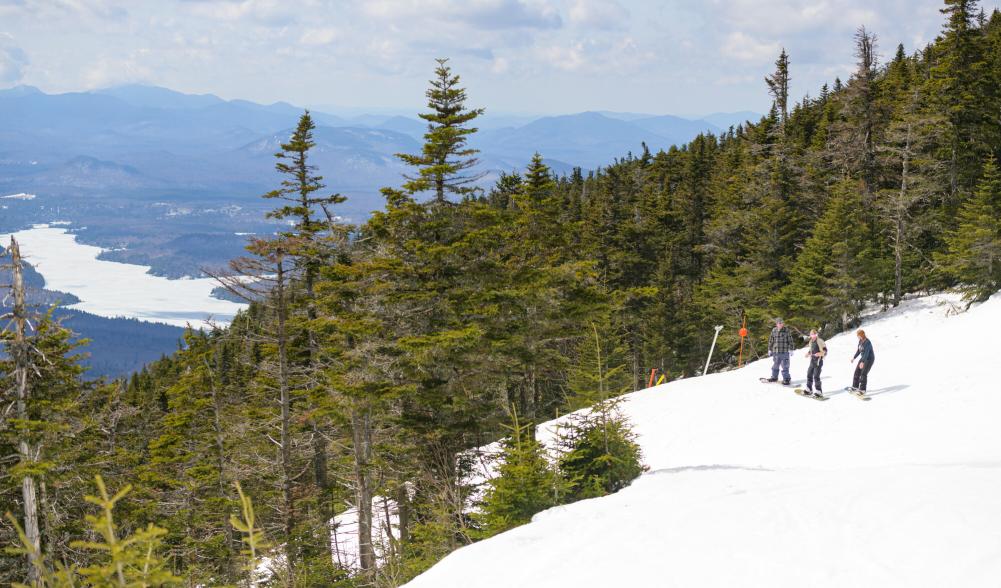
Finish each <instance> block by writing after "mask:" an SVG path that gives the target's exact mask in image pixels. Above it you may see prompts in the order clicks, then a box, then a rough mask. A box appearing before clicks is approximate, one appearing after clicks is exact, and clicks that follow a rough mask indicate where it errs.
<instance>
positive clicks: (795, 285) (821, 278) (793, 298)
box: [775, 182, 871, 331]
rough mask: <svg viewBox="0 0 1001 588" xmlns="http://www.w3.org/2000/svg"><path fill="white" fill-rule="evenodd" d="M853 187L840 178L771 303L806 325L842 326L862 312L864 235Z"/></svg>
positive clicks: (857, 196)
mask: <svg viewBox="0 0 1001 588" xmlns="http://www.w3.org/2000/svg"><path fill="white" fill-rule="evenodd" d="M860 227H864V224H862V219H861V196H860V194H859V190H858V188H857V185H855V184H853V183H852V182H842V183H841V184H840V185H839V186H838V187H837V188H836V190H835V192H834V194H833V195H832V201H831V203H830V204H829V205H828V208H827V211H826V212H825V213H824V215H823V216H822V217H821V218H820V220H818V221H817V226H816V227H815V228H814V231H813V235H811V236H810V238H809V239H807V241H806V244H805V245H804V246H803V253H802V254H800V256H799V258H798V259H797V260H796V263H795V265H794V266H793V268H792V272H791V276H790V281H789V284H788V285H787V286H786V287H785V288H783V289H782V291H781V292H780V293H779V295H778V296H777V297H776V301H775V303H776V306H778V307H779V308H780V309H782V310H784V311H787V312H788V313H789V314H790V316H791V317H792V320H790V323H791V324H792V323H793V322H794V321H795V322H799V323H800V324H802V325H804V328H806V326H807V325H809V326H825V325H832V326H834V327H835V329H834V330H836V331H839V330H844V329H846V328H848V326H850V324H851V323H852V321H853V320H854V319H855V318H856V317H857V316H858V313H859V312H860V311H861V310H862V301H863V300H864V299H865V298H866V294H865V292H866V291H865V289H864V285H865V276H866V266H865V255H866V254H867V253H869V254H871V251H867V247H866V234H865V232H864V231H862V230H860Z"/></svg>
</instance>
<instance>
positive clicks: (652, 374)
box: [646, 368, 657, 388]
mask: <svg viewBox="0 0 1001 588" xmlns="http://www.w3.org/2000/svg"><path fill="white" fill-rule="evenodd" d="M655 377H657V368H653V369H652V370H650V383H649V384H647V385H646V387H647V388H653V379H654V378H655Z"/></svg>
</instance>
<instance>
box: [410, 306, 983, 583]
mask: <svg viewBox="0 0 1001 588" xmlns="http://www.w3.org/2000/svg"><path fill="white" fill-rule="evenodd" d="M961 308H962V307H961V306H960V305H959V301H958V299H957V298H956V297H955V296H951V295H939V296H931V297H925V298H919V299H915V300H910V301H908V302H906V303H904V304H903V305H902V306H901V307H900V308H898V309H895V310H892V311H890V312H886V313H882V314H878V315H873V316H872V317H870V318H869V319H868V320H867V321H865V324H864V328H865V329H866V332H867V333H868V335H869V337H870V339H872V341H873V345H874V348H875V353H876V361H875V362H874V364H873V369H872V372H871V374H870V377H869V390H870V393H871V395H872V400H871V401H861V400H859V399H857V398H855V397H853V396H851V395H849V394H847V393H844V392H839V391H840V390H842V389H843V387H844V386H845V385H847V384H849V383H850V379H851V370H852V365H851V364H850V363H849V360H850V358H851V356H852V354H853V353H854V351H855V346H856V343H857V339H856V338H855V336H854V334H852V333H848V334H842V335H839V336H836V337H832V338H830V339H829V340H828V346H829V349H830V354H829V356H828V359H827V361H826V363H825V366H824V378H823V382H824V388H825V391H826V392H827V393H828V394H833V397H832V398H831V399H830V400H828V401H826V402H817V401H815V400H810V399H807V398H801V397H799V396H797V395H795V394H794V393H793V392H792V390H791V389H789V388H783V387H780V386H777V385H775V384H761V383H759V382H758V377H759V376H762V375H767V372H768V368H769V364H768V362H767V360H765V361H759V362H756V363H753V364H751V365H749V366H747V367H745V368H744V369H741V370H735V371H731V372H727V373H720V374H710V375H709V376H705V377H701V378H691V379H687V380H681V381H678V382H672V383H670V384H666V385H663V386H657V387H654V388H650V389H647V390H642V391H640V392H636V393H634V394H631V395H630V396H629V399H628V402H626V403H625V411H626V412H627V413H628V415H629V416H630V418H631V419H632V421H633V423H634V425H635V427H636V431H637V432H638V433H639V435H640V443H641V444H642V446H643V451H644V458H645V462H646V463H647V464H648V465H649V467H650V471H649V472H648V473H647V474H645V475H643V476H641V477H640V478H639V479H638V480H636V481H635V482H634V483H633V484H632V485H631V486H630V487H628V488H626V489H624V490H622V491H621V492H619V493H618V494H615V495H612V496H608V497H605V498H600V499H595V500H587V501H582V502H578V503H575V504H571V505H567V506H563V507H558V508H553V509H550V510H548V511H545V512H543V513H540V514H539V515H537V516H536V517H535V519H534V520H533V522H532V523H530V524H528V525H524V526H522V527H520V528H517V529H514V530H512V531H509V532H507V533H504V534H502V535H499V536H497V537H494V538H492V539H489V540H486V541H483V542H480V543H477V544H474V545H471V546H468V547H465V548H462V549H460V550H458V551H457V552H455V553H453V554H451V555H450V556H448V557H447V558H445V559H444V560H443V561H442V562H440V563H439V564H438V565H437V566H435V567H433V568H432V569H431V570H429V571H428V572H426V573H424V574H423V575H421V576H420V577H418V578H417V579H415V580H414V581H412V582H411V583H410V584H408V585H407V586H408V587H409V588H425V587H434V588H449V587H453V586H454V587H463V588H467V587H468V588H479V587H483V588H488V587H498V588H500V587H505V588H506V587H509V586H538V587H547V588H549V587H552V588H556V587H574V588H580V587H590V586H594V587H598V586H600V587H607V586H630V587H641V586H655V587H667V586H728V587H730V586H837V587H844V586H908V587H912V586H998V585H1001V383H999V375H998V372H999V363H1001V361H999V358H1001V341H999V340H998V337H997V329H998V327H999V326H1001V294H998V295H995V296H994V297H993V298H992V299H991V300H989V301H987V302H985V303H983V304H981V305H978V306H975V307H973V308H972V309H970V310H969V311H967V312H961V313H957V312H956V310H957V309H961ZM802 353H803V352H802V351H800V352H797V353H796V354H795V355H794V358H793V361H792V371H793V381H794V382H802V381H803V379H804V378H805V373H806V366H807V360H806V359H805V357H803V355H802ZM550 426H551V425H550ZM545 427H546V426H545V425H544V427H543V428H545Z"/></svg>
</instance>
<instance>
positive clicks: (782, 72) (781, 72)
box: [765, 48, 791, 125]
mask: <svg viewBox="0 0 1001 588" xmlns="http://www.w3.org/2000/svg"><path fill="white" fill-rule="evenodd" d="M790 81H791V78H790V77H789V54H788V53H786V50H785V49H784V48H783V49H782V52H781V53H779V58H778V59H777V60H775V72H774V73H773V74H771V75H770V76H766V77H765V84H767V86H768V93H769V94H771V96H772V100H773V102H772V105H773V106H774V107H775V108H776V110H778V113H779V115H780V117H781V118H780V119H779V120H780V122H781V123H782V124H783V125H785V122H786V120H787V119H788V118H789V82H790Z"/></svg>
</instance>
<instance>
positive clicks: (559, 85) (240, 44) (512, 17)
mask: <svg viewBox="0 0 1001 588" xmlns="http://www.w3.org/2000/svg"><path fill="white" fill-rule="evenodd" d="M985 3H986V5H987V7H988V8H989V9H990V8H993V6H994V5H995V4H996V2H995V0H985ZM941 4H942V3H941V1H940V0H811V1H807V0H802V1H797V0H365V1H357V2H355V1H347V0H0V87H9V86H14V85H17V84H30V85H34V86H38V87H40V88H41V89H43V90H45V91H47V92H64V91H78V90H86V89H92V88H99V87H106V86H111V85H117V84H123V83H131V82H141V83H150V84H156V85H162V86H167V87H170V88H173V89H176V90H181V91H184V92H192V93H206V92H207V93H214V94H217V95H220V96H222V97H225V98H245V99H250V100H255V101H259V102H273V101H277V100H285V101H288V102H292V103H295V104H299V105H320V104H323V105H340V106H346V107H361V108H364V109H369V110H374V109H377V108H403V109H415V108H418V107H420V105H421V103H422V101H423V88H424V87H425V84H426V80H427V79H428V77H429V75H430V73H431V70H432V69H433V66H434V63H433V59H434V58H435V57H438V56H447V57H450V58H451V59H452V64H453V66H454V68H455V70H456V71H457V72H458V73H460V74H461V75H462V77H463V80H464V81H465V83H466V85H467V86H468V89H469V95H470V99H471V102H472V103H473V104H475V105H477V106H486V107H487V108H488V109H489V110H492V111H494V112H524V113H567V112H578V111H582V110H617V111H633V112H650V113H657V114H668V113H672V114H685V115H693V114H705V113H708V112H713V111H734V110H747V109H749V110H757V111H764V110H766V109H767V107H768V104H769V100H768V97H767V95H766V94H765V90H764V84H763V83H762V76H764V75H765V74H766V73H768V72H769V71H770V70H771V68H772V63H773V62H774V60H775V57H776V56H777V54H778V52H779V50H780V48H781V47H786V48H787V49H788V51H789V53H790V57H791V61H792V76H793V92H794V94H795V95H796V96H797V97H799V96H802V95H803V94H804V93H806V92H811V93H814V94H815V93H816V90H817V88H819V86H820V84H822V83H823V82H824V81H829V80H833V78H834V77H835V76H842V77H847V74H848V72H849V71H850V70H851V68H852V61H853V58H852V34H853V32H854V30H855V29H856V27H858V26H859V25H865V26H866V27H867V28H869V29H870V30H872V31H874V32H875V33H876V34H877V35H878V37H879V40H880V50H881V53H882V54H883V55H884V56H886V55H892V52H893V51H894V49H895V48H896V45H897V43H898V42H902V43H903V44H904V46H905V47H906V48H907V50H908V51H913V50H914V49H915V48H919V47H921V46H923V45H924V44H925V43H927V42H929V41H930V40H932V39H934V37H935V36H936V35H937V34H938V32H939V30H940V28H941V23H942V16H941V15H940V14H939V12H938V9H939V7H940V6H941Z"/></svg>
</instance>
